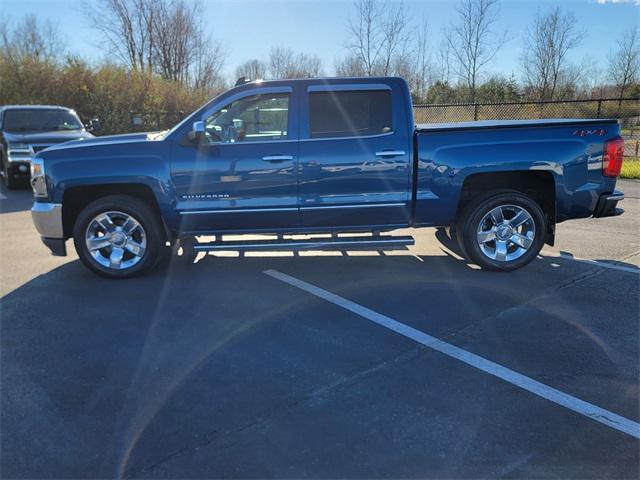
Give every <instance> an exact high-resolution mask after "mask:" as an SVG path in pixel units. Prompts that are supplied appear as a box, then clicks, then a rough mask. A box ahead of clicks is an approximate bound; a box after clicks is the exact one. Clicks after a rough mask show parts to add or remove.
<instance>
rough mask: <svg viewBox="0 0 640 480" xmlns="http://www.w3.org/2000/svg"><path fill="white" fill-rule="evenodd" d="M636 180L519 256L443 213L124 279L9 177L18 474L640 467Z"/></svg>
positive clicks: (9, 446) (597, 471) (3, 283)
mask: <svg viewBox="0 0 640 480" xmlns="http://www.w3.org/2000/svg"><path fill="white" fill-rule="evenodd" d="M618 188H620V189H622V190H624V191H625V193H626V194H627V199H626V200H625V201H624V205H622V206H623V207H624V208H625V210H626V212H625V214H624V215H622V216H620V217H615V218H606V219H597V220H595V219H586V220H578V221H572V222H566V223H563V224H561V225H559V226H558V236H557V240H558V242H557V244H556V246H555V247H548V246H547V247H546V248H545V249H544V250H543V252H542V254H541V256H540V258H538V259H537V260H536V261H534V262H533V263H532V264H531V265H529V266H528V267H525V268H524V269H521V270H519V271H516V272H513V273H509V274H500V273H489V272H483V271H479V270H477V269H476V268H473V266H470V265H468V264H467V263H466V262H465V261H464V260H462V259H461V258H460V257H459V256H458V255H457V254H456V252H455V247H454V246H452V245H450V244H448V245H447V243H446V239H445V238H444V236H443V232H438V231H436V230H435V229H425V230H422V231H418V232H413V234H414V235H415V236H416V240H417V243H416V246H415V247H411V249H410V250H409V251H403V252H390V253H386V254H381V253H379V252H359V253H357V254H355V253H354V254H344V253H341V252H330V253H329V254H326V253H325V254H319V253H313V252H309V253H306V254H301V255H298V256H294V255H293V254H288V253H286V252H285V253H283V254H278V255H275V254H270V255H259V256H249V255H247V256H245V257H242V258H235V257H219V256H214V255H207V256H203V254H201V257H202V258H200V257H199V258H198V261H197V262H196V263H195V264H191V265H189V264H185V263H184V262H172V263H170V264H169V265H167V266H164V267H163V268H161V269H159V270H155V271H154V272H153V273H152V274H151V275H148V276H146V277H142V278H136V279H133V280H127V281H109V280H105V279H102V278H99V277H97V276H95V275H93V274H92V273H90V272H88V271H87V270H86V269H85V268H84V267H82V265H80V263H79V261H78V259H77V257H76V256H75V253H73V247H72V245H71V242H69V244H68V248H69V249H70V251H71V252H70V253H71V255H70V256H69V257H66V258H55V257H52V256H50V255H49V253H48V250H47V249H46V248H45V247H44V246H43V245H42V244H41V243H40V240H39V238H38V235H37V233H36V232H35V229H34V228H33V226H32V224H31V219H30V213H29V208H30V206H31V196H30V193H29V192H28V191H26V190H25V191H12V192H6V191H5V190H4V189H3V190H2V191H1V195H2V197H0V199H1V201H0V206H1V209H0V212H1V213H0V231H1V232H0V259H1V279H0V289H1V295H2V300H1V304H0V313H1V320H0V321H1V325H0V334H1V355H2V356H1V364H0V373H1V387H2V388H1V392H0V395H1V412H0V413H1V419H0V422H1V423H0V434H1V436H0V442H1V444H0V445H1V451H0V453H1V463H0V467H1V469H2V472H1V476H2V477H3V478H18V477H20V478H43V477H48V478H80V477H82V478H95V477H113V476H124V477H147V478H167V477H185V478H201V477H241V478H265V477H288V478H302V477H312V478H338V477H340V478H406V477H413V478H486V477H508V478H513V477H536V478H605V477H608V478H637V477H638V473H639V464H640V457H639V447H640V443H639V441H638V438H637V437H638V436H639V435H640V430H639V429H638V422H640V390H639V380H638V379H639V377H640V362H639V360H640V335H639V332H640V319H639V311H640V305H639V301H640V300H639V280H640V274H639V272H640V270H638V268H639V266H640V183H637V182H619V185H618ZM403 233H404V232H403ZM439 240H444V241H445V243H444V244H443V243H441V242H440V241H439ZM265 272H266V273H265ZM394 322H395V323H394ZM394 328H395V330H394ZM416 332H418V333H416ZM421 335H422V336H421ZM434 337H435V339H438V340H439V341H440V343H438V342H437V341H435V340H434V339H433V338H434ZM421 340H424V341H421ZM443 352H444V353H443ZM447 352H449V353H451V354H449V353H447ZM461 352H462V353H461ZM464 352H467V353H468V354H474V355H468V354H466V353H464ZM456 355H457V356H456ZM510 372H511V373H510ZM514 374H515V376H514ZM518 375H519V376H518ZM537 382H539V383H537ZM540 384H542V387H540V386H539V385H540ZM549 392H551V393H549ZM553 392H558V393H553ZM562 402H565V403H564V404H563V403H562ZM580 402H582V403H580ZM573 407H575V408H573ZM625 428H626V429H627V431H624V429H625Z"/></svg>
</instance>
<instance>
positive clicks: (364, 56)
mask: <svg viewBox="0 0 640 480" xmlns="http://www.w3.org/2000/svg"><path fill="white" fill-rule="evenodd" d="M355 8H356V18H355V19H354V18H352V17H349V21H348V23H347V31H348V33H349V35H350V37H351V39H350V41H349V44H348V48H349V50H351V52H352V54H353V55H354V56H355V57H357V58H358V59H359V61H360V63H361V64H362V66H363V68H364V72H365V73H366V75H368V76H372V75H374V69H375V68H376V66H377V65H378V63H379V58H380V52H381V50H382V44H383V40H384V35H383V32H382V29H381V22H382V20H383V17H384V11H383V8H382V6H381V5H380V4H379V3H378V2H377V1H376V0H357V1H356V3H355Z"/></svg>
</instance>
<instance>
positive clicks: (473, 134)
mask: <svg viewBox="0 0 640 480" xmlns="http://www.w3.org/2000/svg"><path fill="white" fill-rule="evenodd" d="M623 148H624V144H623V141H622V139H621V138H620V136H619V126H618V124H617V122H616V121H615V120H540V121H496V122H471V123H459V124H435V125H418V126H415V125H414V122H413V116H412V105H411V98H410V96H409V90H408V88H407V84H406V83H405V81H404V80H402V79H400V78H351V79H305V80H286V81H270V82H251V83H247V84H244V85H240V86H238V87H236V88H233V89H231V90H230V91H228V92H226V93H224V94H222V95H220V96H219V97H217V98H215V99H213V100H212V101H211V102H209V103H207V104H206V105H204V106H203V107H202V108H200V109H199V110H197V111H196V112H194V113H193V114H191V115H190V116H188V117H187V118H186V119H185V120H183V121H182V122H181V123H179V124H178V125H176V126H175V127H174V128H172V129H171V130H169V131H166V132H161V133H155V134H147V133H143V134H139V133H138V134H131V135H117V136H112V137H102V138H96V139H93V140H86V141H82V142H72V143H69V144H65V145H61V146H56V147H51V148H49V149H47V150H46V151H44V152H40V153H38V154H37V155H36V157H35V159H34V161H33V162H32V176H33V180H32V185H33V190H34V194H35V203H34V206H33V210H32V213H33V219H34V222H35V225H36V228H37V229H38V231H39V232H40V234H41V235H42V237H43V241H44V243H45V244H46V245H47V246H48V247H49V248H50V249H51V251H52V253H53V254H54V255H65V254H66V247H65V240H66V239H68V238H71V237H73V240H74V244H75V248H76V251H77V252H78V255H79V256H80V259H81V260H82V262H83V263H84V264H85V265H86V266H87V267H88V268H90V269H91V270H93V271H94V272H97V273H99V274H101V275H105V276H107V277H112V278H123V277H130V276H132V275H135V274H139V273H141V272H143V271H145V270H148V269H149V268H150V267H152V266H153V265H154V264H155V263H156V261H157V260H158V258H159V257H160V256H161V255H162V254H163V252H165V251H166V250H168V248H167V247H166V245H167V244H168V243H171V244H173V245H174V246H175V245H178V244H182V246H183V248H185V249H187V247H189V246H193V249H195V251H212V250H229V249H233V250H262V249H287V250H292V249H293V250H295V249H314V250H315V249H324V248H344V249H357V248H367V249H372V248H373V249H378V248H398V247H399V246H403V247H404V246H406V245H410V244H412V243H413V239H412V238H411V237H408V236H385V235H382V234H381V232H386V231H390V230H394V229H398V228H404V227H409V226H412V227H427V226H429V227H431V226H450V227H455V232H456V238H457V240H458V242H459V243H460V246H461V248H462V250H463V252H464V253H465V254H466V255H467V256H468V258H469V259H471V260H472V261H473V262H475V263H477V264H478V265H480V266H481V267H483V268H486V269H492V270H501V271H508V270H514V269H516V268H519V267H522V266H523V265H525V264H527V263H529V262H530V261H531V260H532V259H533V258H535V256H536V255H537V253H538V252H539V251H540V249H541V247H542V245H543V244H544V243H545V242H546V243H549V244H553V241H554V232H555V225H556V223H558V222H562V221H564V220H568V219H571V218H581V217H588V216H596V217H601V216H607V215H615V214H619V213H621V210H619V209H616V204H617V202H618V201H620V200H622V199H623V197H624V196H623V194H622V193H621V192H619V191H616V190H615V184H616V177H617V176H618V174H619V172H620V167H621V163H622V154H623ZM360 231H364V232H371V233H372V235H370V236H344V235H342V236H341V235H339V234H340V233H344V232H360ZM316 232H330V233H332V234H333V235H331V236H330V238H313V239H307V240H294V239H286V238H285V237H286V236H287V235H288V234H294V233H316ZM228 233H233V234H238V233H273V234H278V238H277V239H275V240H263V241H233V242H232V241H226V240H225V239H224V238H223V237H222V235H224V234H228ZM205 234H207V235H215V236H216V240H215V241H213V242H209V243H195V244H194V243H193V240H192V239H193V237H194V236H196V235H205ZM325 237H326V236H325Z"/></svg>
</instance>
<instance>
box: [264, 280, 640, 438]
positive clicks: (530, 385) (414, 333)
mask: <svg viewBox="0 0 640 480" xmlns="http://www.w3.org/2000/svg"><path fill="white" fill-rule="evenodd" d="M264 273H265V274H267V275H269V276H271V277H273V278H276V279H278V280H280V281H282V282H285V283H288V284H289V285H291V286H294V287H296V288H299V289H300V290H304V291H305V292H307V293H310V294H311V295H315V296H316V297H320V298H322V299H323V300H326V301H327V302H330V303H333V304H334V305H338V306H339V307H342V308H344V309H345V310H349V311H350V312H353V313H355V314H356V315H359V316H361V317H363V318H366V319H367V320H371V321H372V322H374V323H377V324H378V325H380V326H382V327H385V328H388V329H389V330H392V331H394V332H396V333H399V334H400V335H403V336H405V337H407V338H410V339H411V340H414V341H416V342H418V343H420V344H422V345H424V346H426V347H429V348H432V349H434V350H436V351H438V352H440V353H443V354H445V355H447V356H449V357H452V358H455V359H456V360H460V361H461V362H464V363H466V364H467V365H470V366H472V367H475V368H477V369H479V370H482V371H483V372H485V373H488V374H489V375H493V376H495V377H498V378H500V379H502V380H504V381H505V382H509V383H511V384H512V385H515V386H517V387H520V388H522V389H523V390H527V391H528V392H531V393H533V394H535V395H538V396H539V397H542V398H545V399H547V400H549V401H551V402H554V403H556V404H558V405H561V406H563V407H565V408H568V409H569V410H573V411H574V412H576V413H579V414H580V415H584V416H585V417H587V418H590V419H592V420H595V421H596V422H600V423H602V424H604V425H607V426H608V427H611V428H615V429H616V430H619V431H620V432H624V433H626V434H628V435H631V436H632V437H635V438H640V424H639V423H636V422H634V421H632V420H629V419H628V418H625V417H622V416H620V415H617V414H615V413H613V412H610V411H608V410H605V409H603V408H600V407H598V406H596V405H593V404H591V403H589V402H585V401H584V400H580V399H579V398H576V397H573V396H571V395H569V394H567V393H564V392H561V391H560V390H556V389H555V388H552V387H549V386H548V385H545V384H543V383H540V382H538V381H537V380H534V379H532V378H529V377H527V376H525V375H522V374H521V373H518V372H515V371H513V370H511V369H509V368H506V367H503V366H502V365H499V364H497V363H494V362H492V361H491V360H487V359H486V358H483V357H480V356H478V355H475V354H473V353H471V352H468V351H466V350H463V349H462V348H459V347H456V346H454V345H451V344H450V343H446V342H443V341H442V340H439V339H437V338H435V337H432V336H431V335H427V334H426V333H423V332H421V331H420V330H416V329H415V328H413V327H410V326H408V325H405V324H404V323H400V322H398V321H397V320H394V319H393V318H390V317H387V316H386V315H382V314H381V313H378V312H375V311H373V310H370V309H368V308H366V307H363V306H362V305H358V304H357V303H354V302H352V301H351V300H347V299H346V298H342V297H340V296H338V295H336V294H334V293H331V292H328V291H327V290H323V289H322V288H320V287H316V286H315V285H312V284H310V283H307V282H305V281H303V280H298V279H297V278H294V277H292V276H290V275H287V274H285V273H282V272H279V271H277V270H266V271H265V272H264Z"/></svg>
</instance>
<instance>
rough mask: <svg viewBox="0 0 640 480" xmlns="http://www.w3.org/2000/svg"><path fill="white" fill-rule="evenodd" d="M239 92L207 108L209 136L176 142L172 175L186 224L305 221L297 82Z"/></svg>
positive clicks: (219, 227) (230, 226)
mask: <svg viewBox="0 0 640 480" xmlns="http://www.w3.org/2000/svg"><path fill="white" fill-rule="evenodd" d="M238 95H239V96H238V98H235V99H234V98H233V97H231V98H232V99H231V100H230V101H228V103H226V104H224V105H222V106H217V107H215V106H214V107H213V108H212V109H211V111H210V112H209V113H207V114H205V115H204V116H203V121H204V122H205V141H203V142H201V143H200V144H198V145H195V144H194V145H192V144H189V143H188V142H184V143H182V144H176V146H175V149H174V154H173V162H172V179H173V184H174V188H175V192H176V204H177V210H178V212H179V213H180V218H181V223H182V225H181V230H182V231H201V232H202V231H231V230H234V231H236V230H246V231H256V230H261V229H269V228H280V227H294V226H297V225H298V224H299V211H298V198H297V176H298V174H297V154H298V152H297V149H298V142H297V129H294V130H292V128H291V126H294V125H296V124H297V122H296V121H295V117H296V116H295V113H294V112H293V111H292V109H290V108H289V106H290V103H291V89H290V88H270V89H264V88H263V89H257V90H255V91H254V90H251V91H248V92H244V93H242V94H238ZM225 102H226V101H225Z"/></svg>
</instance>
